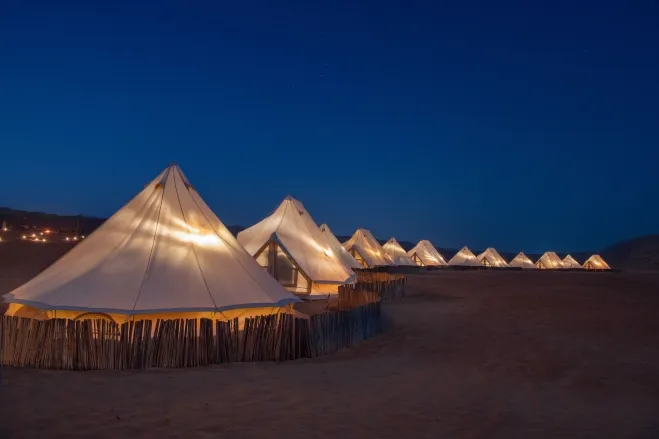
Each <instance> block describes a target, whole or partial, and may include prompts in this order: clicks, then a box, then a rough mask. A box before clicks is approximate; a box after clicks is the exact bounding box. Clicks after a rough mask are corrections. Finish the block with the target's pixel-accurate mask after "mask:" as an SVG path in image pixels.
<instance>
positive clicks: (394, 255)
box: [382, 238, 416, 265]
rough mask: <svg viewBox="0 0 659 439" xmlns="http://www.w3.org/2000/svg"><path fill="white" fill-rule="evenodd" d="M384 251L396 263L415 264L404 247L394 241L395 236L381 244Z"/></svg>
mask: <svg viewBox="0 0 659 439" xmlns="http://www.w3.org/2000/svg"><path fill="white" fill-rule="evenodd" d="M382 248H383V249H384V251H385V253H387V255H389V257H390V258H391V259H392V260H393V261H394V264H396V265H416V263H414V261H413V260H412V258H410V257H409V256H407V252H406V251H405V249H404V248H403V247H402V246H401V245H400V244H399V243H398V241H396V238H391V239H390V240H389V241H387V242H385V244H384V245H383V246H382Z"/></svg>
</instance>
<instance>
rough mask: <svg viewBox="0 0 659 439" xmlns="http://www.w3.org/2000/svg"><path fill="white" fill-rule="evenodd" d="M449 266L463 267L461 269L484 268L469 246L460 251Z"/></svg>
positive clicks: (450, 261)
mask: <svg viewBox="0 0 659 439" xmlns="http://www.w3.org/2000/svg"><path fill="white" fill-rule="evenodd" d="M448 265H454V266H461V267H482V266H483V265H482V264H481V262H480V261H479V260H478V258H477V257H476V255H474V254H473V253H472V252H471V250H469V248H468V247H467V246H464V247H462V248H461V249H460V251H459V252H457V253H456V254H455V256H453V257H452V258H451V259H450V260H449V261H448Z"/></svg>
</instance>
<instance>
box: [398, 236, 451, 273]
mask: <svg viewBox="0 0 659 439" xmlns="http://www.w3.org/2000/svg"><path fill="white" fill-rule="evenodd" d="M407 255H408V256H409V257H410V258H412V260H413V261H414V263H415V264H417V265H420V266H422V267H424V266H428V267H433V266H434V267H439V266H443V265H446V259H444V256H442V255H441V253H439V252H438V251H437V249H436V248H435V247H434V246H433V245H432V243H431V242H430V241H428V240H425V239H424V240H421V241H419V242H418V244H417V245H415V246H414V248H413V249H412V250H410V251H409V252H407Z"/></svg>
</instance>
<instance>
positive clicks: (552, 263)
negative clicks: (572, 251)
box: [535, 252, 565, 269]
mask: <svg viewBox="0 0 659 439" xmlns="http://www.w3.org/2000/svg"><path fill="white" fill-rule="evenodd" d="M535 265H536V266H537V267H538V268H543V269H559V268H565V266H564V265H563V261H562V260H561V258H559V257H558V255H557V254H556V253H554V252H546V253H545V254H544V255H542V256H540V259H538V260H537V261H536V263H535Z"/></svg>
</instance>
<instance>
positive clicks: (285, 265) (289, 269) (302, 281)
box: [254, 241, 311, 294]
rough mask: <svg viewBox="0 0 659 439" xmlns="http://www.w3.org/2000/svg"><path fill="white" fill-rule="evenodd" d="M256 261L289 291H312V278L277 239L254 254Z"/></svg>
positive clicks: (305, 292)
mask: <svg viewBox="0 0 659 439" xmlns="http://www.w3.org/2000/svg"><path fill="white" fill-rule="evenodd" d="M254 258H255V259H256V262H257V263H258V264H259V265H260V266H261V267H263V268H264V269H265V270H266V271H267V272H268V273H270V274H271V275H272V277H274V278H275V279H277V281H279V283H280V284H281V285H282V286H283V287H285V288H286V289H287V290H288V291H290V292H292V293H296V294H309V293H311V280H310V279H309V277H308V276H307V275H306V274H305V273H304V272H303V271H302V270H301V269H300V267H299V266H298V265H297V264H296V263H295V261H294V260H293V258H291V257H290V255H289V254H288V253H287V252H286V251H285V250H284V249H283V248H282V247H281V246H280V245H278V244H277V243H276V242H275V241H268V242H267V243H266V244H265V245H264V246H263V247H262V248H261V249H260V250H259V251H258V252H257V253H256V255H255V256H254Z"/></svg>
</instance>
